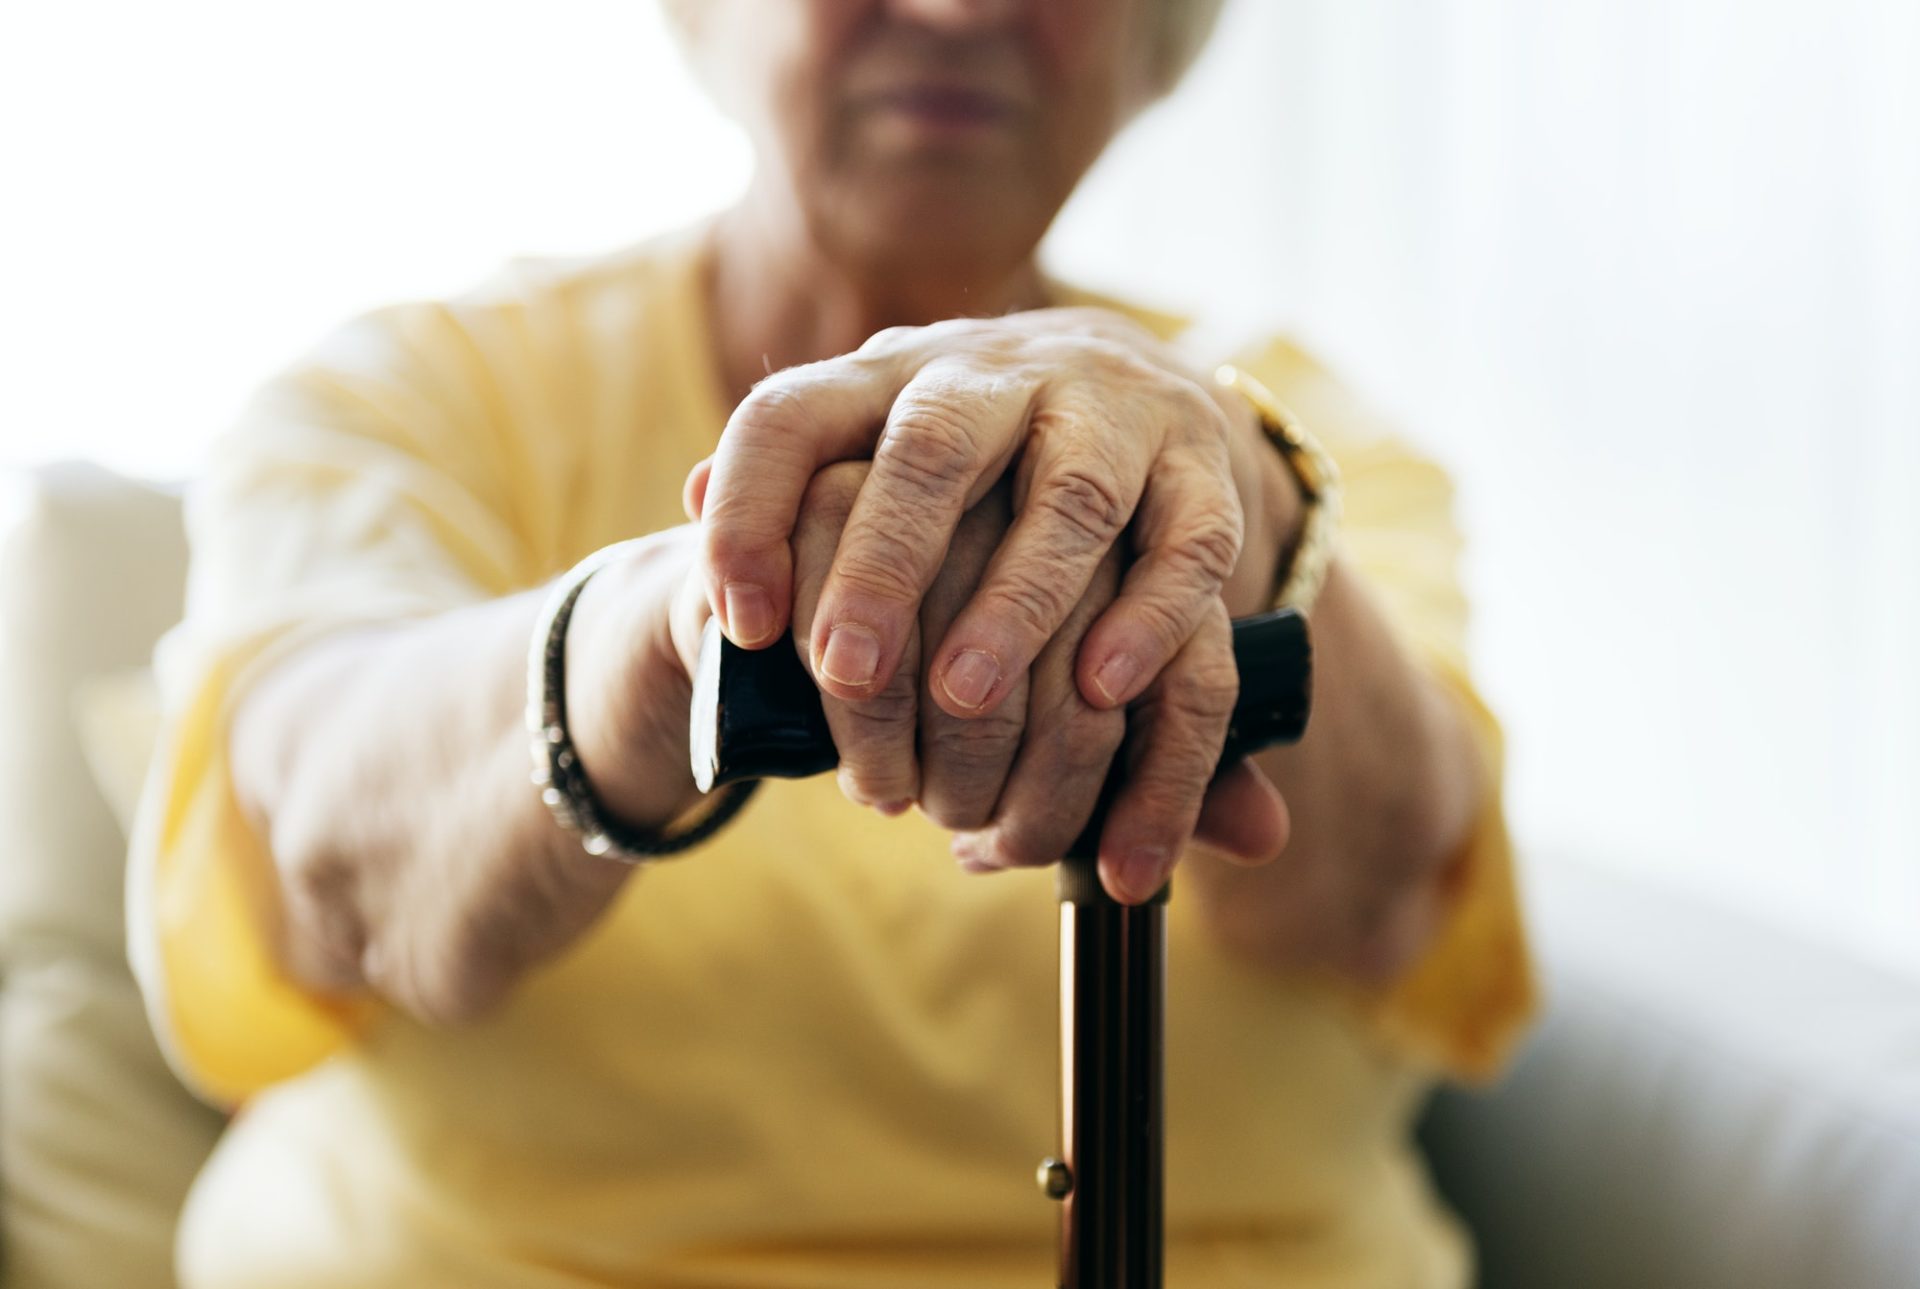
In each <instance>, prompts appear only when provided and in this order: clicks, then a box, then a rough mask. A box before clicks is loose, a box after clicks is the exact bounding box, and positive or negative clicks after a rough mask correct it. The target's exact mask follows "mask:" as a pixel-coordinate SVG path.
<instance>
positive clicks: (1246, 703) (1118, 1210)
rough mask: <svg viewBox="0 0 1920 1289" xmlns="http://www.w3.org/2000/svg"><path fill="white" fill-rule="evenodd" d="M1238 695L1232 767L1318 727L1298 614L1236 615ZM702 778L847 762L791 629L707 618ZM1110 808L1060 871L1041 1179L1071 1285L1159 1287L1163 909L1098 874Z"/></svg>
mask: <svg viewBox="0 0 1920 1289" xmlns="http://www.w3.org/2000/svg"><path fill="white" fill-rule="evenodd" d="M1233 656H1234V661H1235V663H1236V664H1237V665H1238V667H1239V671H1240V694H1239V697H1238V699H1237V700H1236V701H1235V703H1234V708H1233V717H1232V720H1231V722H1230V723H1229V725H1228V728H1227V737H1226V742H1225V744H1224V746H1223V748H1222V750H1221V754H1220V761H1219V764H1220V765H1231V764H1233V763H1234V762H1235V761H1237V760H1239V759H1240V758H1241V757H1244V756H1249V755H1251V754H1252V753H1254V752H1257V751H1259V750H1261V749H1262V748H1266V747H1272V746H1276V745H1278V744H1283V743H1293V742H1297V741H1298V740H1299V738H1300V736H1301V735H1302V734H1304V733H1305V732H1306V725H1307V713H1308V708H1309V700H1310V694H1311V687H1312V686H1311V678H1312V651H1311V648H1310V646H1309V642H1308V637H1307V623H1306V619H1305V618H1303V617H1301V616H1300V615H1299V614H1297V613H1295V612H1293V611H1292V610H1290V609H1282V610H1280V611H1278V612H1274V613H1266V614H1261V615H1260V616H1258V617H1252V618H1242V619H1241V620H1239V621H1237V622H1235V623H1234V624H1233ZM692 745H693V773H694V778H695V780H696V781H697V782H698V783H699V785H700V788H701V790H702V791H711V790H712V789H713V788H715V787H718V786H719V785H721V784H725V783H732V782H736V781H738V780H742V779H759V778H786V779H800V778H806V777H808V776H810V775H814V774H820V773H823V772H824V771H827V770H831V769H832V768H833V767H834V766H835V765H836V764H838V763H839V754H838V753H837V752H836V751H835V750H834V746H833V738H832V735H831V734H830V733H829V731H828V729H827V722H826V716H825V714H824V713H823V712H822V710H821V706H820V691H819V689H818V688H816V687H815V685H814V683H813V678H812V677H811V676H809V675H808V674H807V672H806V669H805V668H804V667H803V666H802V665H801V663H800V658H799V655H798V654H797V653H796V652H795V650H794V648H793V642H792V639H791V637H787V638H783V639H782V640H781V641H780V642H779V643H778V644H775V645H773V646H771V647H769V648H766V649H761V650H756V651H751V652H749V651H748V650H744V649H739V648H737V647H735V646H734V645H733V644H732V643H731V642H729V641H728V640H727V639H726V638H725V637H724V636H722V635H721V634H720V629H719V625H718V624H717V623H714V622H709V623H708V624H707V630H706V636H705V637H704V639H703V640H702V641H701V649H700V660H699V664H698V666H697V668H696V670H695V675H694V681H693V730H692ZM1120 786H1121V780H1120V772H1119V770H1118V768H1117V767H1116V769H1115V771H1114V772H1113V773H1112V774H1110V775H1109V776H1108V779H1107V782H1106V785H1105V787H1104V788H1103V790H1102V791H1101V794H1100V800H1099V804H1098V805H1097V806H1096V807H1095V809H1094V812H1093V817H1092V819H1091V820H1090V821H1089V823H1088V824H1087V827H1086V829H1085V830H1084V831H1083V832H1082V833H1081V834H1080V836H1079V838H1077V839H1076V840H1075V841H1074V843H1073V845H1072V847H1070V848H1069V850H1068V852H1067V855H1066V858H1065V859H1064V860H1063V861H1062V862H1061V864H1060V867H1059V883H1058V888H1059V896H1060V1073H1061V1087H1060V1092H1061V1103H1060V1127H1061V1138H1060V1139H1061V1154H1060V1156H1059V1157H1057V1158H1051V1157H1050V1158H1048V1159H1046V1160H1044V1161H1043V1162H1042V1163H1041V1165H1040V1169H1039V1181H1040V1186H1041V1189H1042V1190H1043V1191H1044V1192H1045V1193H1046V1194H1047V1195H1048V1196H1049V1197H1051V1198H1053V1199H1056V1200H1059V1201H1060V1202H1061V1210H1060V1261H1059V1286H1060V1289H1160V1284H1161V1278H1162V1266H1163V1262H1164V1245H1163V1233H1164V1229H1165V1163H1166V1153H1165V1141H1166V1124H1165V1117H1164V1110H1165V1066H1166V1057H1165V1049H1164V1042H1165V1034H1166V1027H1165V1006H1166V905H1167V896H1168V890H1169V886H1170V884H1169V886H1162V887H1161V888H1160V890H1159V891H1158V892H1156V893H1155V894H1154V896H1153V898H1152V899H1151V900H1149V901H1148V902H1147V903H1145V904H1140V905H1135V906H1131V907H1130V906H1128V905H1124V904H1120V903H1118V902H1117V901H1115V900H1114V899H1113V898H1112V897H1110V896H1109V895H1108V894H1107V893H1106V891H1105V890H1104V889H1102V888H1101V885H1100V879H1099V876H1098V875H1097V873H1096V871H1095V863H1094V859H1095V855H1096V853H1097V851H1098V847H1099V839H1100V825H1101V823H1102V821H1103V819H1104V816H1105V814H1106V808H1107V806H1108V804H1109V803H1110V802H1111V800H1112V799H1113V796H1114V794H1115V792H1117V791H1118V789H1119V787H1120Z"/></svg>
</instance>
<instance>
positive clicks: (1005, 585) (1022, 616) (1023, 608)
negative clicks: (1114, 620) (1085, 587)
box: [980, 566, 1078, 639]
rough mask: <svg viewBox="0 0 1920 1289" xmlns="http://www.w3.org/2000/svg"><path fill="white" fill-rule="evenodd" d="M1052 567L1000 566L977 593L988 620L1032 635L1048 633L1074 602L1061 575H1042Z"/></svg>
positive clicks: (1047, 634) (1062, 620)
mask: <svg viewBox="0 0 1920 1289" xmlns="http://www.w3.org/2000/svg"><path fill="white" fill-rule="evenodd" d="M1053 571H1055V570H1039V569H1026V568H1020V567H1017V566H1016V567H1011V568H1007V569H1004V570H1002V571H1001V572H1000V573H999V574H998V575H997V576H995V578H994V580H993V584H992V585H991V586H990V587H988V588H987V589H986V590H985V591H984V592H983V593H982V595H981V597H980V598H981V603H982V604H983V606H984V607H985V609H986V617H987V618H988V620H991V621H999V622H1004V623H1009V624H1011V625H1012V626H1013V627H1014V629H1015V630H1016V631H1019V632H1022V633H1024V634H1026V635H1027V636H1029V637H1031V638H1034V639H1044V638H1046V637H1048V636H1051V635H1052V634H1053V632H1054V630H1055V629H1056V628H1057V627H1058V626H1059V624H1060V623H1062V622H1064V621H1065V620H1066V617H1067V614H1068V613H1070V612H1071V611H1072V610H1073V606H1074V604H1076V603H1077V602H1078V596H1077V595H1076V594H1075V589H1074V588H1073V587H1070V586H1068V585H1067V584H1066V582H1065V580H1064V579H1061V578H1058V577H1055V578H1051V579H1049V578H1048V577H1047V576H1046V573H1047V572H1053ZM1070 597H1071V598H1070Z"/></svg>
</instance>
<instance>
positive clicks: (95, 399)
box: [0, 0, 1920, 974]
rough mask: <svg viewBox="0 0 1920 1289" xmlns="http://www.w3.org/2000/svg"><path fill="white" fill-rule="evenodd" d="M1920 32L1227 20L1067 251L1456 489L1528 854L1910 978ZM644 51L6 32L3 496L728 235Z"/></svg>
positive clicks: (141, 451)
mask: <svg viewBox="0 0 1920 1289" xmlns="http://www.w3.org/2000/svg"><path fill="white" fill-rule="evenodd" d="M1917 68H1920V4H1914V3H1912V2H1911V0H1824V2H1823V3H1821V4H1810V3H1807V2H1806V0H1553V2H1552V3H1540V0H1239V3H1238V4H1237V5H1236V6H1235V7H1234V8H1233V9H1232V10H1231V11H1230V13H1229V15H1228V18H1227V20H1226V22H1225V23H1224V25H1223V28H1222V30H1221V33H1220V36H1219V38H1218V39H1217V41H1216V43H1215V45H1214V47H1213V48H1212V49H1211V51H1210V52H1209V54H1208V55H1207V57H1206V59H1205V61H1204V62H1203V63H1202V65H1201V67H1200V68H1199V69H1198V71H1197V72H1196V74H1195V76H1194V77H1193V79H1192V80H1191V82H1190V83H1189V84H1188V86H1187V87H1186V88H1185V89H1184V90H1183V91H1182V93H1181V94H1180V96H1179V97H1178V98H1177V99H1176V100H1175V101H1173V102H1172V103H1170V104H1169V105H1167V106H1166V107H1164V108H1163V109H1161V110H1160V111H1159V112H1157V113H1156V114H1154V115H1153V116H1151V117H1149V118H1148V119H1147V120H1146V121H1144V122H1142V124H1141V125H1140V126H1139V127H1137V128H1136V129H1135V130H1134V131H1133V132H1132V134H1131V135H1129V136H1128V137H1127V138H1126V139H1124V140H1123V141H1122V143H1121V144H1120V145H1119V147H1117V148H1116V150H1115V152H1114V153H1113V154H1112V155H1111V156H1110V157H1109V158H1108V160H1107V161H1106V162H1104V163H1103V165H1102V167H1101V169H1100V170H1099V171H1098V172H1097V173H1096V175H1095V176H1094V178H1093V180H1092V181H1091V182H1090V184H1089V185H1088V186H1087V188H1086V189H1085V190H1084V191H1083V193H1082V194H1081V196H1080V197H1079V198H1078V199H1077V200H1076V203H1075V205H1074V206H1073V207H1072V208H1071V209H1070V210H1069V212H1068V214H1067V216H1066V217H1065V218H1064V220H1063V222H1062V225H1061V226H1060V228H1059V229H1058V230H1057V232H1056V235H1055V237H1054V239H1053V242H1052V245H1051V246H1050V254H1051V257H1052V259H1053V262H1054V264H1055V266H1056V267H1057V268H1059V269H1061V270H1063V271H1064V272H1066V273H1067V274H1068V275H1069V276H1077V277H1079V278H1081V279H1084V280H1087V281H1090V282H1092V283H1094V284H1098V285H1105V286H1110V287H1119V288H1122V289H1125V290H1130V291H1134V292H1136V293H1140V294H1143V295H1145V296H1147V297H1148V298H1150V299H1153V300H1156V301H1160V302H1166V303H1172V304H1176V305H1184V306H1188V307H1192V308H1196V309H1200V310H1203V311H1205V312H1208V313H1210V314H1212V315H1217V316H1223V317H1225V318H1227V319H1228V320H1230V321H1234V322H1239V323H1250V322H1273V323H1278V324H1282V325H1285V326H1287V327H1289V328H1291V329H1294V330H1295V331H1297V332H1298V333H1300V334H1301V335H1302V336H1303V337H1304V338H1305V339H1306V340H1307V342H1308V343H1309V344H1310V345H1313V346H1315V347H1317V348H1319V349H1320V350H1321V351H1322V352H1323V353H1324V354H1326V355H1328V356H1329V357H1330V358H1331V359H1333V360H1334V361H1335V362H1336V364H1337V365H1338V366H1340V368H1341V369H1342V370H1343V371H1344V372H1345V374H1346V375H1347V376H1348V377H1349V378H1350V380H1351V381H1352V382H1353V383H1354V384H1356V385H1357V386H1358V387H1359V388H1361V389H1362V390H1364V391H1365V392H1366V393H1367V394H1368V395H1369V396H1370V397H1372V398H1373V399H1374V401H1376V402H1377V403H1378V404H1380V405H1381V406H1382V407H1384V408H1385V409H1387V410H1388V411H1390V412H1391V413H1392V414H1393V415H1394V416H1395V417H1396V418H1397V419H1398V420H1399V422H1400V424H1401V425H1402V426H1404V427H1405V429H1406V431H1407V432H1408V433H1409V434H1410V435H1411V436H1413V437H1414V438H1416V439H1417V440H1419V441H1420V442H1421V443H1423V444H1425V445H1427V446H1428V447H1429V448H1431V449H1432V450H1434V451H1436V452H1438V453H1439V454H1440V455H1442V456H1443V457H1444V458H1445V459H1447V460H1448V461H1449V462H1450V463H1451V464H1453V465H1454V466H1455V467H1456V468H1457V471H1458V473H1459V475H1460V478H1461V480H1462V484H1463V489H1464V496H1465V502H1466V517H1467V521H1468V525H1469V530H1470V533H1471V535H1472V537H1473V539H1474V549H1473V564H1472V576H1473V582H1474V588H1475V594H1476V600H1477V603H1478V605H1479V625H1478V633H1477V640H1476V650H1477V656H1478V664H1479V668H1480V671H1481V674H1482V677H1483V681H1484V684H1485V686H1486V687H1487V689H1488V690H1489V691H1490V693H1491V694H1492V696H1493V698H1494V700H1495V702H1496V704H1497V705H1498V706H1499V708H1500V709H1501V710H1502V712H1503V714H1504V716H1505V718H1506V721H1507V724H1508V727H1509V732H1510V737H1511V741H1512V758H1513V759H1512V776H1511V783H1512V802H1513V810H1514V815H1515V819H1516V823H1517V826H1518V829H1519V832H1520V835H1521V836H1522V838H1523V840H1524V841H1525V842H1526V843H1527V845H1528V847H1529V850H1530V851H1531V852H1532V853H1533V854H1534V855H1535V856H1536V857H1541V858H1544V859H1545V860H1546V861H1547V862H1550V861H1551V858H1552V857H1553V856H1557V855H1565V854H1579V855H1584V856H1587V857H1590V858H1596V859H1599V860H1602V861H1605V862H1608V863H1613V864H1617V865H1621V866H1625V867H1628V868H1631V869H1633V870H1635V871H1638V872H1642V873H1644V874H1646V875H1648V876H1649V877H1651V878H1653V879H1655V880H1658V881H1660V882H1663V883H1668V884H1672V885H1675V886H1678V887H1682V888H1686V889H1689V890H1692V891H1694V892H1698V893H1703V894H1705V895H1707V896H1708V897H1709V898H1712V899H1715V900H1718V901H1722V902H1726V903H1730V904H1733V905H1735V906H1738V907H1741V908H1744V909H1746V910H1749V911H1751V912H1753V913H1754V914H1755V915H1757V916H1760V917H1764V918H1766V919H1768V920H1771V921H1774V922H1777V923H1781V924H1784V925H1788V926H1791V927H1794V928H1796V929H1798V930H1800V931H1803V932H1804V933H1806V934H1808V935H1811V936H1815V937H1818V938H1821V939H1825V940H1829V941H1832V942H1836V943H1840V944H1844V945H1845V946H1847V947H1848V948H1849V949H1850V950H1851V951H1855V952H1858V953H1860V954H1862V955H1865V956H1868V957H1871V958H1875V959H1878V960H1881V961H1884V962H1887V963H1889V964H1893V965H1895V966H1897V967H1899V968H1901V969H1903V970H1907V971H1911V972H1914V973H1916V974H1920V506H1916V504H1915V500H1916V498H1915V494H1916V491H1920V96H1917V93H1916V88H1915V84H1916V69H1917ZM748 165H749V158H748V156H747V153H746V150H745V147H744V145H743V144H742V142H741V141H740V139H739V138H738V137H737V136H736V134H735V133H734V132H733V131H732V130H731V129H730V128H729V127H728V126H727V125H726V124H725V123H724V122H723V121H720V120H719V119H717V118H716V117H715V115H714V114H713V112H712V111H711V109H710V108H708V107H707V105H706V104H705V103H704V102H703V101H702V100H701V98H700V97H699V95H698V93H697V91H696V90H695V89H694V88H693V86H692V85H691V83H690V81H689V79H688V77H687V75H686V74H685V72H684V71H683V69H682V68H681V66H680V65H679V63H678V61H677V57H676V55H675V53H674V52H673V50H672V48H671V46H670V45H669V43H668V41H667V40H666V39H665V37H664V35H663V33H662V31H661V28H660V21H659V18H658V16H657V14H656V12H655V10H654V8H653V6H652V5H651V4H649V3H647V2H646V0H545V2H544V3H542V4H540V5H538V6H535V5H533V4H531V3H500V2H481V0H459V2H455V0H332V3H328V4H325V5H322V4H316V3H301V2H297V0H276V2H275V3H272V4H260V3H257V2H247V0H168V2H167V3H165V4H151V3H133V2H132V0H64V2H63V3H60V4H48V3H41V4H28V3H17V4H10V5H6V6H3V7H0V462H4V463H13V464H18V463H23V462H32V461H36V460H42V459H46V458H49V457H55V456H86V457H92V458H97V459H100V460H104V461H106V462H108V463H110V464H113V465H116V466H119V467H121V468H123V469H127V470H130V471H135V472H140V473H148V474H158V475H163V476H178V475H179V474H181V473H183V472H185V471H188V470H190V469H191V468H192V465H193V462H194V459H195V456H196V453H197V452H198V450H199V448H200V446H201V444H203V443H204V441H205V440H206V438H207V437H208V436H209V435H210V434H211V433H212V432H214V431H215V430H216V429H218V428H219V427H220V426H221V424H222V423H223V422H224V421H225V420H226V419H227V418H228V417H229V416H230V415H231V414H232V412H233V410H234V408H235V407H236V405H237V403H238V402H239V400H240V398H241V397H242V396H243V395H244V393H245V392H246V390H247V388H248V387H249V386H250V385H251V384H252V383H253V382H254V381H256V380H258V379H259V378H261V377H262V376H263V375H265V374H267V373H268V372H270V371H271V370H273V369H274V368H275V367H276V366H278V365H279V364H281V363H282V362H284V361H286V360H287V359H288V358H289V357H291V356H292V355H293V354H294V353H296V352H297V351H298V350H299V349H300V348H302V347H303V346H304V345H306V344H307V343H309V342H310V341H311V340H312V339H314V338H315V337H316V336H317V335H318V334H319V333H320V332H322V331H323V330H325V329H326V328H327V327H328V326H329V325H331V324H332V323H333V322H335V321H337V320H338V319H340V318H342V317H344V316H346V315H348V314H350V313H353V312H355V311H357V310H360V309H362V308H365V307H368V306H370V305H373V304H376V303H380V302H383V301H386V300H390V299H394V298H399V297H406V296H417V295H423V294H432V293H442V292H448V291H452V290H456V289H458V288H460V287H461V286H463V285H466V284H468V283H470V282H471V281H473V280H474V279H476V278H477V277H479V276H481V275H483V274H484V273H486V272H487V271H488V270H489V269H491V268H492V267H493V266H494V265H495V264H497V263H498V261H499V260H500V259H502V258H503V257H505V256H507V255H509V254H515V253H554V252H559V253H578V252H591V251H595V250H599V249H603V248H607V247H612V246H615V245H619V244H621V243H624V242H628V241H631V240H634V239H635V238H637V237H639V236H642V235H644V234H646V233H648V232H650V231H652V230H654V229H657V228H660V227H664V226H667V225H670V224H674V223H678V222H681V221H683V220H685V219H687V218H689V217H691V216H693V215H695V214H697V213H699V212H701V211H703V210H706V209H709V208H711V207H712V206H714V205H716V204H718V203H720V202H723V201H725V200H726V199H727V197H728V196H729V195H731V194H732V193H734V192H735V191H737V190H738V188H739V186H740V185H741V184H742V183H743V182H744V179H745V176H746V173H747V168H748Z"/></svg>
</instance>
